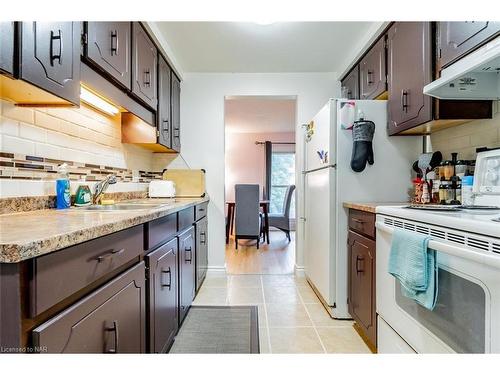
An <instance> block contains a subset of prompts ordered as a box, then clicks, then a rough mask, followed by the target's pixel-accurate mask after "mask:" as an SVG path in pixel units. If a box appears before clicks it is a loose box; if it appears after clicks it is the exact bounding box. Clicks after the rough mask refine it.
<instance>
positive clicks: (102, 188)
mask: <svg viewBox="0 0 500 375" xmlns="http://www.w3.org/2000/svg"><path fill="white" fill-rule="evenodd" d="M113 184H116V176H115V175H114V174H110V175H108V176H106V178H105V179H104V180H102V181H99V182H98V183H97V184H95V186H94V195H93V197H92V203H93V204H98V203H99V202H100V201H101V196H102V195H103V194H104V193H105V192H106V189H107V188H108V186H109V185H113Z"/></svg>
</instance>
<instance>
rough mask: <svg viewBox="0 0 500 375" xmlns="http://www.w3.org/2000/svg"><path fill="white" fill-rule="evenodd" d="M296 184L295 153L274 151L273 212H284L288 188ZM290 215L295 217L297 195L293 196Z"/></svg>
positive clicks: (271, 207)
mask: <svg viewBox="0 0 500 375" xmlns="http://www.w3.org/2000/svg"><path fill="white" fill-rule="evenodd" d="M294 184H295V153H293V152H273V155H272V167H271V199H270V200H271V204H270V208H269V211H270V212H271V213H282V212H283V205H284V200H285V193H286V189H287V188H288V186H290V185H294ZM290 217H292V218H294V217H295V195H294V197H293V198H292V203H291V207H290Z"/></svg>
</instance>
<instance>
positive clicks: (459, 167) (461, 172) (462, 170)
mask: <svg viewBox="0 0 500 375" xmlns="http://www.w3.org/2000/svg"><path fill="white" fill-rule="evenodd" d="M468 171H469V161H468V160H459V161H457V164H456V165H455V175H457V176H458V177H460V178H462V177H464V176H465V175H466V174H467V173H468Z"/></svg>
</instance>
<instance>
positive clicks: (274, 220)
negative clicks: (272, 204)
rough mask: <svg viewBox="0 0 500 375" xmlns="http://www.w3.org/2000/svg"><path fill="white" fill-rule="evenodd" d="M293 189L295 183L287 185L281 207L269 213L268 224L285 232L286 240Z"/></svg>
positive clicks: (288, 234)
mask: <svg viewBox="0 0 500 375" xmlns="http://www.w3.org/2000/svg"><path fill="white" fill-rule="evenodd" d="M294 190H295V185H289V186H288V188H287V189H286V192H285V199H284V200H283V209H282V212H280V213H271V214H269V226H270V227H275V228H278V229H280V230H282V231H283V232H285V234H286V238H288V241H291V238H290V206H291V204H292V197H293V192H294Z"/></svg>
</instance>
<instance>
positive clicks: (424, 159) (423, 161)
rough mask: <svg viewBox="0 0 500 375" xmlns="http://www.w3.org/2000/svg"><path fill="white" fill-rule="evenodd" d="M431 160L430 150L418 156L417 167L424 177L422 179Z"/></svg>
mask: <svg viewBox="0 0 500 375" xmlns="http://www.w3.org/2000/svg"><path fill="white" fill-rule="evenodd" d="M431 160H432V152H426V153H424V154H422V155H420V156H419V158H418V168H419V169H420V171H421V172H422V176H423V177H424V180H425V178H426V174H427V169H428V168H429V165H430V163H431Z"/></svg>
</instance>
